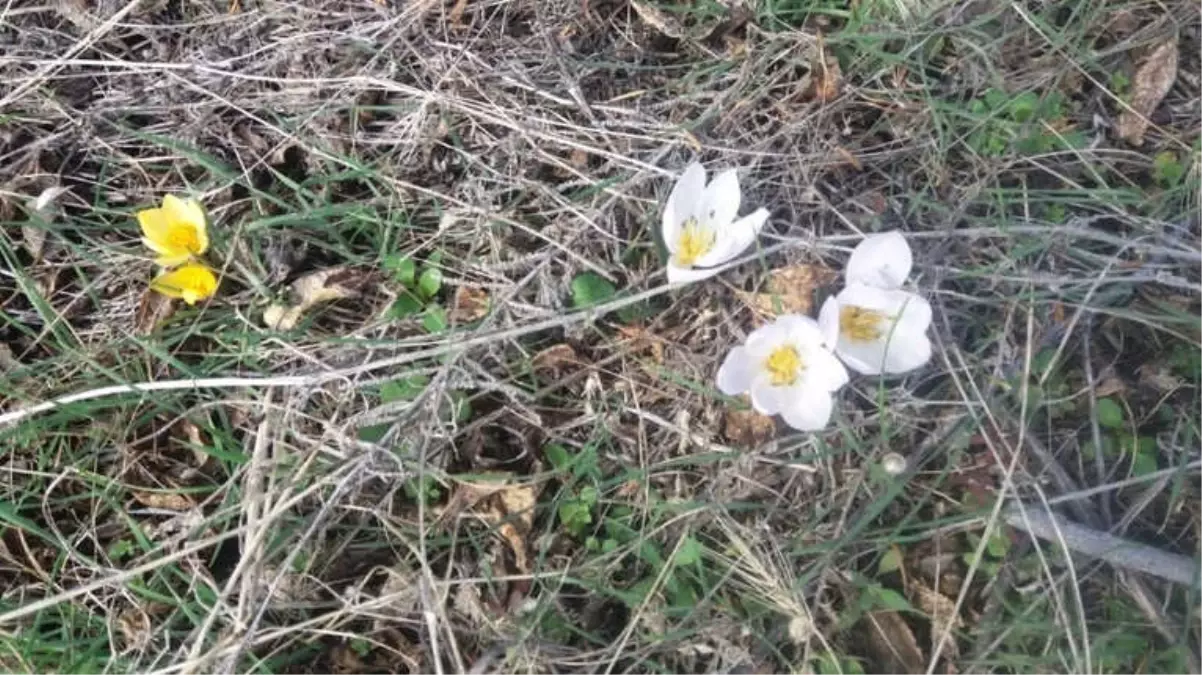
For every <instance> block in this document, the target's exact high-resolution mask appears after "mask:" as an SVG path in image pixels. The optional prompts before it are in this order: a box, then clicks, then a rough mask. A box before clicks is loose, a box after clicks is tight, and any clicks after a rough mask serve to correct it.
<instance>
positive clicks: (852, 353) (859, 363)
mask: <svg viewBox="0 0 1202 675" xmlns="http://www.w3.org/2000/svg"><path fill="white" fill-rule="evenodd" d="M835 353H836V354H838V355H839V358H840V359H841V360H842V361H843V363H845V364H847V367H848V368H851V369H852V370H854V371H856V372H857V373H860V374H861V375H880V374H881V370H882V367H881V366H882V359H883V356H882V354H881V346H880V345H879V344H877V343H875V342H873V343H867V344H865V343H862V342H848V341H847V340H840V341H839V344H838V345H837V346H836V347H835Z"/></svg>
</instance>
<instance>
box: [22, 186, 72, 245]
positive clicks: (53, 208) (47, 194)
mask: <svg viewBox="0 0 1202 675" xmlns="http://www.w3.org/2000/svg"><path fill="white" fill-rule="evenodd" d="M66 192H67V188H65V187H59V186H55V187H49V188H46V189H45V190H42V192H41V193H40V194H39V195H38V196H37V197H36V198H34V199H33V200H31V201H30V202H29V219H30V221H31V224H29V225H22V226H21V239H22V244H23V245H24V247H25V250H26V251H28V252H29V255H30V257H32V258H33V261H34V262H35V263H37V262H40V261H41V260H42V252H43V250H44V249H45V248H46V228H47V226H49V225H50V223H52V222H54V220H55V219H56V218H57V217H58V215H59V206H58V203H57V201H58V198H59V197H61V196H62V195H63V194H64V193H66Z"/></svg>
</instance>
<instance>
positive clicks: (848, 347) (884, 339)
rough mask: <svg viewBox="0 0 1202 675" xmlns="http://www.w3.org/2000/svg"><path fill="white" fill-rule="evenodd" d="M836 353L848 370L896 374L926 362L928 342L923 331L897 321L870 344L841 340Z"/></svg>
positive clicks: (871, 373) (870, 373) (929, 342)
mask: <svg viewBox="0 0 1202 675" xmlns="http://www.w3.org/2000/svg"><path fill="white" fill-rule="evenodd" d="M836 352H837V353H838V355H839V358H841V359H843V362H844V363H846V364H847V366H848V367H849V368H851V369H852V370H854V371H856V372H859V373H863V374H864V375H900V374H901V373H905V372H908V371H911V370H914V369H915V368H918V367H920V366H922V365H924V364H926V362H927V361H929V360H930V358H931V341H930V340H929V339H928V338H927V336H926V334H925V332H924V331H922V330H914V329H913V327H912V325H906V324H903V323H901V322H900V321H899V322H897V323H895V324H894V325H893V327H892V329H891V330H890V331H889V332H887V333H886V334H884V335H882V336H881V338H880V339H879V340H873V341H872V342H859V341H852V340H847V339H845V338H842V337H841V338H840V340H839V344H838V347H837V348H836Z"/></svg>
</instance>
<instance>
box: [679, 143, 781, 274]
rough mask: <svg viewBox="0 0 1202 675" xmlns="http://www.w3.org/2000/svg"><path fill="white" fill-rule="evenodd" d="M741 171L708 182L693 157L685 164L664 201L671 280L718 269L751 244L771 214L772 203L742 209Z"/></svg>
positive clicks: (703, 171) (716, 177) (730, 170)
mask: <svg viewBox="0 0 1202 675" xmlns="http://www.w3.org/2000/svg"><path fill="white" fill-rule="evenodd" d="M741 201H742V194H741V193H740V192H739V177H738V175H737V174H736V173H735V170H734V169H729V170H727V171H723V172H722V173H720V174H718V175H717V176H715V177H714V180H713V182H711V183H710V184H709V185H706V184H705V169H704V168H702V166H701V165H700V164H698V163H697V162H693V163H692V164H690V165H689V166H688V168H687V169H685V171H684V173H683V174H682V175H681V176H680V180H678V181H676V185H675V187H673V188H672V194H671V195H669V196H668V203H667V204H666V205H665V206H664V219H663V235H664V244H665V245H666V246H667V247H668V252H669V253H671V254H672V256H671V258H670V259H669V260H668V282H669V283H684V282H689V281H698V280H700V279H705V278H706V277H711V276H713V275H715V274H717V273H718V270H717V267H718V266H720V265H722V263H725V262H727V261H729V260H731V259H732V258H734V257H735V256H737V255H739V254H740V253H742V252H743V251H744V250H746V249H747V247H748V246H751V244H752V242H754V241H755V237H756V235H757V234H759V232H760V230H761V229H762V228H763V227H764V223H765V222H767V220H768V210H767V209H762V208H761V209H756V211H755V212H754V213H751V214H750V215H746V216H743V217H742V218H738V219H737V220H736V217H737V216H738V215H739V203H740V202H741Z"/></svg>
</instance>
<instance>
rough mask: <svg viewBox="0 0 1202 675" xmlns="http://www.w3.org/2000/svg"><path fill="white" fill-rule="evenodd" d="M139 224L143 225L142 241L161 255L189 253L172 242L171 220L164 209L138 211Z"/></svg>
mask: <svg viewBox="0 0 1202 675" xmlns="http://www.w3.org/2000/svg"><path fill="white" fill-rule="evenodd" d="M138 224H139V225H141V226H142V235H143V237H142V243H143V244H146V246H147V248H149V249H150V250H152V251H154V252H155V253H158V254H160V255H178V254H180V253H187V251H185V250H184V249H182V248H180V247H179V246H175V245H172V243H171V238H170V237H171V221H170V220H169V219H168V217H167V213H166V212H165V211H164V210H163V209H146V210H144V211H138Z"/></svg>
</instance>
